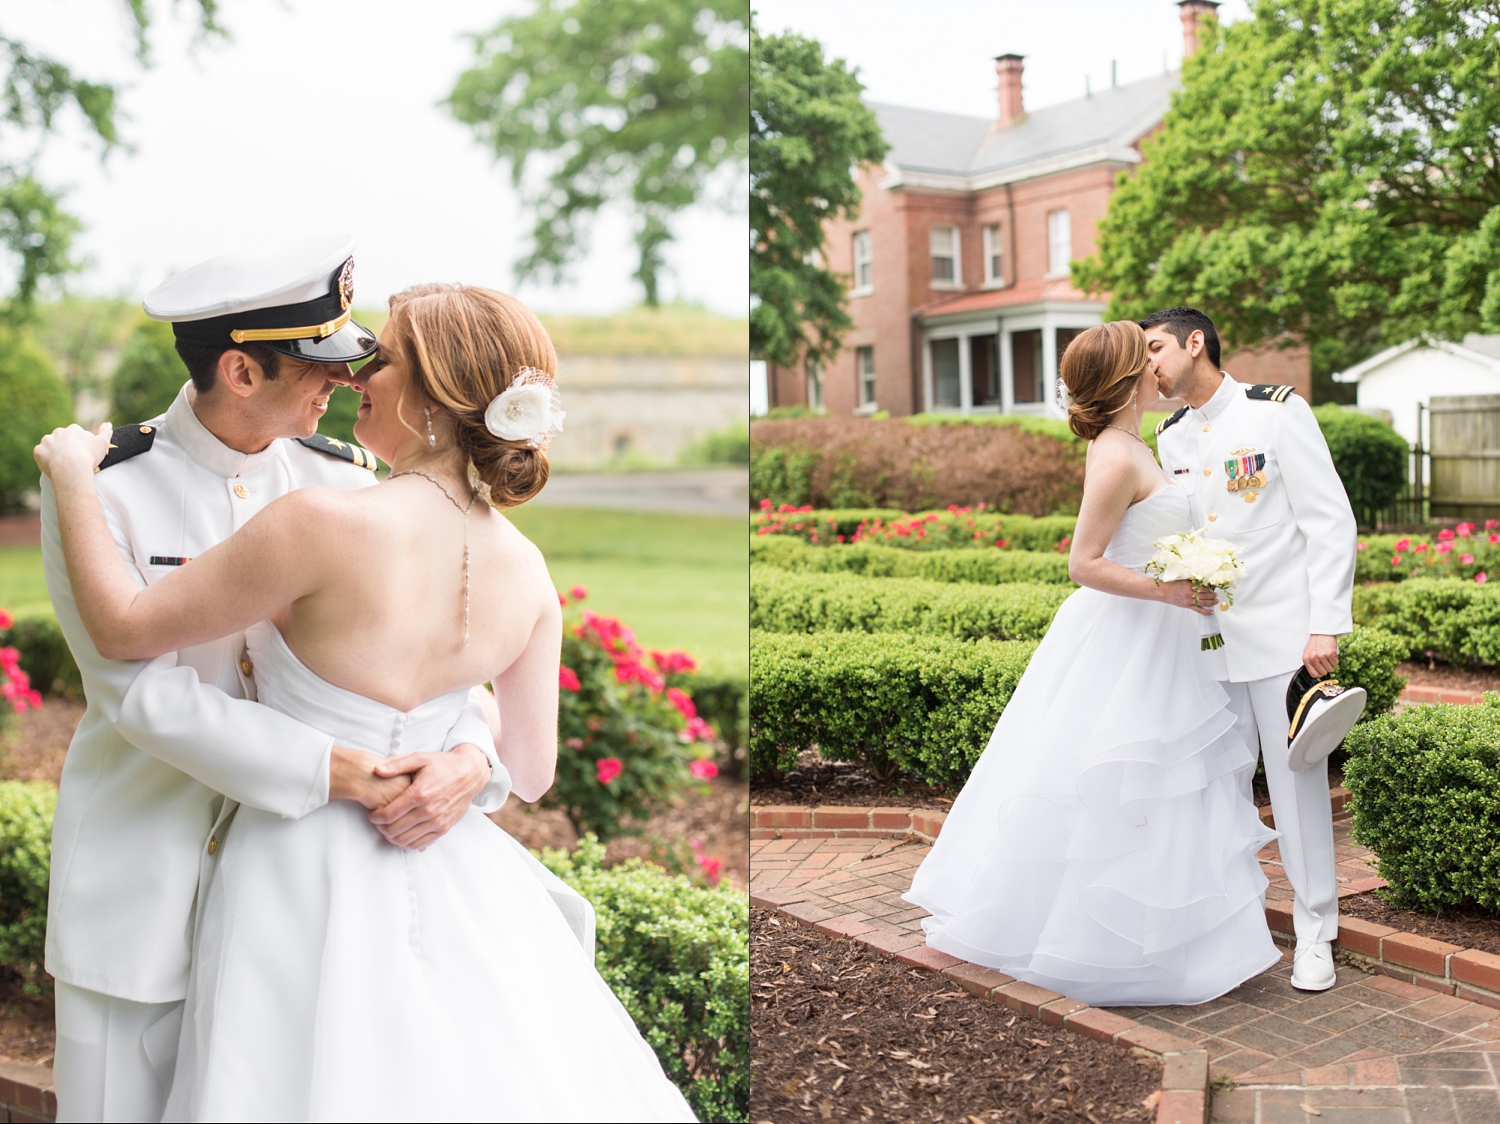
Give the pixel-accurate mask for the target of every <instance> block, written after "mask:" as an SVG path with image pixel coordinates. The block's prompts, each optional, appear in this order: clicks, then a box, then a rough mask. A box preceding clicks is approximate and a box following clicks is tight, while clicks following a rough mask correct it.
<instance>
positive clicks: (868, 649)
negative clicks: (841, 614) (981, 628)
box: [750, 632, 1036, 787]
mask: <svg viewBox="0 0 1500 1124" xmlns="http://www.w3.org/2000/svg"><path fill="white" fill-rule="evenodd" d="M1035 649H1036V645H1035V644H1032V643H1026V642H1021V641H994V640H954V639H950V638H948V637H941V636H910V635H904V634H901V633H876V634H870V633H843V634H840V633H826V632H825V633H770V632H752V633H751V639H750V763H751V768H752V769H753V771H754V772H756V773H773V772H780V771H782V770H785V769H789V768H791V767H792V766H793V765H794V764H796V761H797V755H798V753H800V752H801V751H802V750H804V749H812V748H816V749H817V750H818V752H819V754H820V755H822V756H823V757H824V758H826V759H828V760H830V761H858V762H860V763H861V764H862V765H864V766H865V768H867V769H869V770H870V771H871V772H872V773H874V774H875V775H876V776H878V777H884V778H889V777H892V776H894V775H895V774H897V773H900V772H905V773H910V774H912V775H913V776H916V777H920V778H921V779H922V780H924V781H926V782H928V783H929V784H938V785H946V786H950V787H957V786H958V785H961V784H962V783H963V782H964V780H965V778H967V777H968V775H969V770H970V769H972V768H973V767H974V762H976V761H977V760H979V755H980V753H981V752H983V750H984V746H985V743H986V742H988V741H989V737H990V734H991V732H992V731H993V730H994V728H995V723H996V722H997V721H998V720H999V718H1000V712H1001V711H1003V710H1004V709H1005V704H1006V703H1008V702H1009V701H1010V696H1011V692H1012V691H1014V690H1015V688H1016V684H1017V683H1018V682H1020V679H1021V674H1022V673H1023V672H1024V671H1025V670H1026V663H1027V661H1028V660H1029V659H1030V658H1031V653H1032V652H1033V651H1035Z"/></svg>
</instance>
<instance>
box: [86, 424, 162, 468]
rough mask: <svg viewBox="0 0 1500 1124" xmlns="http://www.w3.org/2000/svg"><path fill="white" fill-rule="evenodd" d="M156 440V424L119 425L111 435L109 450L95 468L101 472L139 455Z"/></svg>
mask: <svg viewBox="0 0 1500 1124" xmlns="http://www.w3.org/2000/svg"><path fill="white" fill-rule="evenodd" d="M155 440H156V426H154V425H140V424H136V425H117V426H115V428H114V431H113V432H112V433H110V435H109V452H108V453H106V454H105V455H104V459H103V460H102V461H100V462H99V464H98V467H96V468H95V469H94V471H95V472H99V471H101V470H103V469H106V468H109V467H111V466H112V465H117V464H119V463H120V462H121V461H128V460H129V459H130V458H131V457H138V456H140V455H141V454H142V453H144V452H146V451H147V450H148V449H150V448H151V445H152V443H153V442H154V441H155Z"/></svg>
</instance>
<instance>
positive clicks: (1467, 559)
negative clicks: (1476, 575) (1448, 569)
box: [1458, 554, 1474, 566]
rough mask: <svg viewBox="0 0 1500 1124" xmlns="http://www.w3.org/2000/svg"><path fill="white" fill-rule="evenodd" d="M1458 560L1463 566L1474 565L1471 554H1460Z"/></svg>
mask: <svg viewBox="0 0 1500 1124" xmlns="http://www.w3.org/2000/svg"><path fill="white" fill-rule="evenodd" d="M1458 560H1459V561H1460V562H1461V563H1463V564H1464V565H1465V566H1472V565H1474V556H1473V555H1472V554H1460V555H1459V556H1458Z"/></svg>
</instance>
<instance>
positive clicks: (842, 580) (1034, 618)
mask: <svg viewBox="0 0 1500 1124" xmlns="http://www.w3.org/2000/svg"><path fill="white" fill-rule="evenodd" d="M1072 594H1073V590H1072V589H1071V588H1070V587H1068V586H1065V585H1058V584H1056V583H1050V584H1049V583H1040V582H1012V583H1009V584H1006V585H995V586H989V585H972V584H969V583H966V582H933V581H923V580H922V579H920V578H875V579H871V578H866V577H860V576H858V575H854V574H798V573H791V572H788V571H786V570H775V569H771V568H769V567H762V568H757V569H756V570H755V571H754V572H753V573H752V574H751V575H750V627H751V628H753V629H764V630H765V631H767V632H913V633H916V632H921V633H929V634H932V635H937V636H953V637H957V638H959V639H961V640H981V639H988V640H1040V639H1041V638H1042V636H1043V635H1044V634H1045V633H1046V631H1047V627H1048V625H1050V624H1051V623H1052V618H1053V616H1054V615H1055V614H1056V613H1057V610H1058V607H1059V606H1060V605H1061V604H1062V603H1063V602H1064V601H1065V600H1067V598H1069V597H1071V596H1072Z"/></svg>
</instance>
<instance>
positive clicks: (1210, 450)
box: [1156, 375, 1356, 682]
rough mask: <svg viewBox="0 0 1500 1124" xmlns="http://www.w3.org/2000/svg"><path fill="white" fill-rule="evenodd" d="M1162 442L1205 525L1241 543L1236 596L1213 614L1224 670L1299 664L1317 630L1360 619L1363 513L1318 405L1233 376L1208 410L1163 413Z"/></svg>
mask: <svg viewBox="0 0 1500 1124" xmlns="http://www.w3.org/2000/svg"><path fill="white" fill-rule="evenodd" d="M1156 444H1157V451H1158V452H1159V453H1160V455H1161V464H1162V467H1163V468H1164V469H1166V471H1167V472H1168V474H1169V475H1171V477H1172V479H1173V480H1174V481H1176V482H1177V483H1178V484H1180V485H1181V486H1182V487H1183V488H1185V489H1186V490H1187V492H1188V495H1189V497H1190V499H1191V501H1192V511H1193V524H1194V526H1197V527H1204V528H1206V530H1207V534H1208V535H1209V536H1211V537H1213V538H1224V539H1228V540H1229V541H1230V542H1232V543H1233V544H1234V545H1235V547H1236V554H1237V556H1238V557H1239V560H1240V562H1242V563H1243V564H1244V566H1245V576H1244V577H1243V578H1241V579H1240V581H1239V582H1238V583H1237V584H1236V585H1235V587H1234V604H1233V605H1232V606H1231V607H1230V608H1228V609H1221V610H1218V611H1216V612H1215V613H1214V620H1213V623H1214V624H1215V625H1217V626H1218V630H1219V632H1220V633H1221V634H1222V635H1223V637H1224V646H1223V648H1221V649H1219V651H1218V652H1214V653H1209V654H1208V658H1209V659H1210V660H1211V661H1212V662H1213V663H1214V665H1215V667H1216V671H1215V674H1216V675H1217V676H1218V678H1220V679H1229V680H1231V681H1234V682H1248V681H1251V680H1255V679H1267V678H1270V677H1271V676H1273V675H1280V674H1282V673H1284V672H1291V671H1295V670H1296V669H1297V668H1298V667H1300V666H1302V651H1303V648H1304V647H1305V646H1306V644H1307V638H1308V636H1309V635H1311V634H1313V633H1320V634H1326V635H1329V636H1342V635H1344V634H1345V633H1347V632H1349V631H1350V630H1351V629H1352V628H1353V627H1354V624H1353V620H1352V618H1351V616H1350V601H1351V598H1352V597H1353V591H1354V554H1355V535H1356V527H1355V523H1354V513H1353V511H1352V510H1350V507H1349V498H1348V496H1347V495H1346V494H1345V493H1344V485H1343V482H1342V481H1340V480H1339V476H1338V473H1337V472H1336V471H1335V470H1334V467H1333V458H1332V457H1331V456H1329V453H1328V443H1327V442H1326V441H1325V440H1324V439H1323V432H1322V430H1320V429H1319V428H1318V422H1317V419H1316V418H1314V417H1313V413H1312V408H1311V407H1309V406H1308V404H1307V403H1306V402H1304V401H1303V400H1302V399H1301V398H1299V397H1298V396H1297V395H1295V394H1293V393H1291V388H1290V387H1277V386H1256V387H1251V386H1246V385H1244V384H1242V383H1238V382H1235V381H1234V380H1233V379H1232V378H1230V377H1229V376H1228V375H1225V376H1224V381H1223V383H1222V384H1221V385H1220V386H1219V389H1218V390H1217V391H1216V392H1215V393H1214V396H1213V397H1212V398H1210V399H1209V400H1208V401H1207V402H1205V403H1204V404H1203V406H1202V407H1200V408H1191V407H1183V408H1182V409H1181V410H1179V411H1177V413H1175V414H1173V415H1172V416H1171V417H1170V418H1168V419H1166V420H1165V421H1163V422H1162V424H1161V426H1159V427H1158V428H1157V439H1156Z"/></svg>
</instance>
